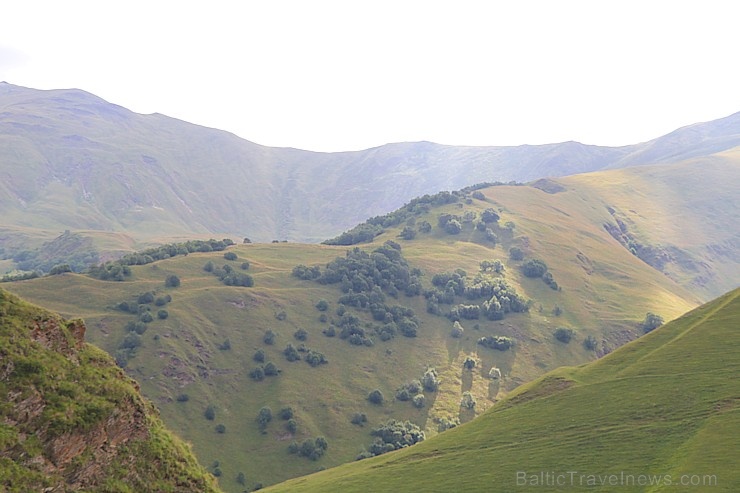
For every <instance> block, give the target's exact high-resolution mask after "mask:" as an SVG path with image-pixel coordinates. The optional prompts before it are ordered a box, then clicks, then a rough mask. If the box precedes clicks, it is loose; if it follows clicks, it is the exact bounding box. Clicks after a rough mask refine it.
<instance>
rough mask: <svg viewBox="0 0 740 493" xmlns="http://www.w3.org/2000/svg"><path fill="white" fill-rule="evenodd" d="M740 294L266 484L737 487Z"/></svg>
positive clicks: (298, 487) (339, 487) (307, 487)
mask: <svg viewBox="0 0 740 493" xmlns="http://www.w3.org/2000/svg"><path fill="white" fill-rule="evenodd" d="M739 320H740V290H734V291H732V292H730V293H728V294H726V295H724V296H722V297H720V298H719V299H717V300H715V301H712V302H710V303H708V304H706V305H703V306H702V307H700V308H698V309H696V310H693V311H691V312H690V313H688V314H686V315H685V316H683V317H681V318H679V319H677V320H675V321H673V322H671V323H669V324H666V325H665V326H663V327H661V328H659V329H657V330H655V331H653V332H652V333H650V334H648V335H645V336H644V337H642V338H640V339H639V340H637V341H634V342H632V343H630V344H628V345H626V346H624V347H622V348H620V349H618V350H617V351H614V352H613V353H611V354H609V355H607V356H605V357H604V358H602V359H600V360H598V361H595V362H592V363H590V364H587V365H583V366H580V367H576V368H560V369H558V370H555V371H553V372H550V373H548V374H547V375H545V376H543V377H542V378H540V379H538V380H536V381H534V382H532V383H530V384H527V385H524V386H522V387H520V388H519V389H517V390H516V391H514V392H512V393H511V394H510V395H509V396H508V397H507V398H506V399H504V400H502V401H501V402H499V403H498V404H497V405H496V406H494V407H493V408H492V409H491V410H489V411H488V412H486V413H484V414H483V415H482V416H480V417H478V418H477V419H475V420H474V421H473V422H471V423H468V424H466V425H464V426H461V427H459V428H457V429H453V430H450V431H447V432H445V433H443V434H441V435H439V436H437V437H434V438H432V439H430V440H427V441H424V442H422V443H420V444H418V445H415V446H413V447H411V448H408V449H405V450H401V451H397V452H393V453H389V454H386V455H383V456H381V457H378V458H374V459H367V460H363V461H361V462H357V463H353V464H348V465H345V466H342V467H338V468H335V469H330V470H328V471H324V472H320V473H317V474H314V475H312V476H309V477H305V478H299V479H296V480H292V481H288V482H286V483H283V484H280V485H277V486H275V487H274V488H268V490H267V491H274V492H278V491H290V492H303V491H305V492H309V491H321V492H326V491H341V492H351V491H429V492H434V491H440V492H441V491H517V490H522V491H530V490H537V491H617V490H620V491H621V490H624V491H655V492H657V491H728V492H730V491H737V490H738V488H740V471H738V468H737V463H738V461H739V460H740V452H739V451H738V447H737V440H736V436H737V430H738V429H739V427H740V412H738V411H740V408H738V403H739V401H738V396H739V395H740V386H739V384H738V380H737V378H736V376H737V375H738V372H740V358H739V357H738V355H739V354H740V337H738V331H737V326H738V321H739Z"/></svg>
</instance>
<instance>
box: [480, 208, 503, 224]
mask: <svg viewBox="0 0 740 493" xmlns="http://www.w3.org/2000/svg"><path fill="white" fill-rule="evenodd" d="M480 218H481V220H482V221H483V222H484V223H486V224H488V223H495V222H498V220H499V219H501V216H499V215H498V213H497V212H496V211H495V210H493V209H486V210H484V211H483V213H481V215H480Z"/></svg>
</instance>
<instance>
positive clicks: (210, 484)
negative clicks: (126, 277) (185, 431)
mask: <svg viewBox="0 0 740 493" xmlns="http://www.w3.org/2000/svg"><path fill="white" fill-rule="evenodd" d="M85 330H86V328H85V325H84V323H83V322H82V321H81V320H63V319H62V318H60V317H59V316H58V315H55V314H53V313H49V312H48V311H46V310H42V309H40V308H38V307H35V306H32V305H30V304H28V303H25V302H23V301H21V300H19V299H18V298H16V297H15V296H13V295H11V294H9V293H7V292H6V291H2V290H0V395H1V396H2V397H1V398H0V402H1V404H0V489H2V491H3V492H8V493H14V492H18V493H26V492H28V491H60V492H67V491H82V490H84V491H108V492H114V491H115V492H121V493H123V492H132V491H163V492H164V491H178V492H186V491H191V492H214V493H215V492H216V491H218V488H217V486H216V484H215V481H214V478H213V477H212V476H211V475H210V474H208V473H206V471H205V470H204V469H203V468H202V467H201V466H200V465H199V464H198V462H197V461H196V460H195V457H194V456H193V454H192V452H191V450H190V449H189V448H188V447H187V446H186V445H185V444H183V443H182V441H181V440H179V439H178V438H176V437H175V436H173V435H172V434H171V433H170V432H169V431H168V430H166V429H165V428H164V426H163V424H162V422H161V420H160V418H159V415H158V412H157V411H156V409H155V408H154V407H153V406H152V404H151V402H149V401H146V400H144V399H143V398H142V397H141V394H140V393H139V388H138V385H137V384H136V382H134V381H133V380H131V379H130V378H128V377H127V376H125V375H124V373H123V371H122V370H121V369H120V368H118V367H117V366H116V365H115V363H114V362H113V360H112V359H111V358H110V356H108V355H107V354H106V353H105V352H103V351H101V350H100V349H98V348H96V347H93V346H91V345H90V344H87V343H85V342H84V335H85Z"/></svg>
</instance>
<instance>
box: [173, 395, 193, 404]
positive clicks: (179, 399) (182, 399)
mask: <svg viewBox="0 0 740 493" xmlns="http://www.w3.org/2000/svg"><path fill="white" fill-rule="evenodd" d="M175 400H177V402H188V401H189V400H190V396H189V395H188V394H178V395H177V398H176V399H175Z"/></svg>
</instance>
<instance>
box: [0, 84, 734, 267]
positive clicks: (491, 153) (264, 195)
mask: <svg viewBox="0 0 740 493" xmlns="http://www.w3.org/2000/svg"><path fill="white" fill-rule="evenodd" d="M245 117H248V115H245ZM739 144H740V114H735V115H732V116H729V117H727V118H724V119H721V120H717V121H714V122H708V123H702V124H696V125H691V126H689V127H685V128H682V129H679V130H676V131H675V132H673V133H671V134H669V135H667V136H665V137H660V138H657V139H655V140H652V141H650V142H646V143H642V144H636V145H632V146H625V147H619V148H608V147H598V146H588V145H583V144H580V143H577V142H564V143H559V144H546V145H535V146H529V145H527V146H519V147H457V146H445V145H440V144H435V143H431V142H414V143H396V144H388V145H385V146H381V147H377V148H372V149H366V150H361V151H356V152H341V153H317V152H309V151H303V150H298V149H290V148H270V147H265V146H261V145H258V144H255V143H252V142H249V141H247V140H244V139H241V138H239V137H237V136H235V135H233V134H230V133H227V132H224V131H221V130H216V129H212V128H205V127H201V126H198V125H194V124H191V123H187V122H183V121H180V120H176V119H173V118H169V117H167V116H164V115H161V114H152V115H140V114H136V113H133V112H131V111H129V110H127V109H125V108H123V107H120V106H117V105H115V104H111V103H108V102H106V101H104V100H102V99H100V98H98V97H96V96H94V95H92V94H89V93H86V92H84V91H81V90H76V89H69V90H51V91H40V90H34V89H29V88H24V87H19V86H14V85H12V84H8V83H0V176H2V180H0V213H1V214H0V217H1V218H2V219H1V220H0V248H3V249H4V251H5V252H4V256H5V257H6V258H9V257H11V256H12V255H13V254H17V253H18V252H19V250H22V249H26V248H29V247H31V246H39V245H40V244H41V243H43V242H44V241H50V240H53V239H54V238H56V237H57V236H59V235H60V234H62V232H64V231H66V230H70V231H72V232H75V233H77V232H79V233H80V234H82V235H84V236H86V237H89V238H91V239H92V240H93V241H94V244H95V247H96V251H97V252H99V253H100V254H101V255H102V256H103V257H106V255H109V254H113V255H115V254H120V253H121V252H125V251H131V249H132V248H133V249H139V248H142V247H144V246H148V245H150V244H152V243H157V242H159V243H161V242H166V241H173V239H177V238H180V239H183V238H193V237H196V236H199V237H208V236H212V235H218V236H230V237H238V238H242V237H244V236H247V237H249V238H251V239H252V240H255V241H270V240H273V239H278V240H290V241H301V242H318V241H321V240H324V239H326V238H328V237H331V236H334V235H336V234H338V233H340V232H341V231H343V230H346V229H348V228H350V227H352V226H354V225H355V224H357V223H358V222H360V221H363V220H365V219H366V218H367V217H369V216H374V215H378V214H385V213H387V212H389V211H392V210H394V209H396V208H398V207H400V206H401V205H403V204H404V203H405V202H407V201H408V200H410V199H411V198H413V197H416V196H421V195H423V194H427V193H436V192H438V191H439V190H455V189H459V188H462V187H465V186H468V185H471V184H473V183H479V182H495V181H498V182H510V181H517V182H525V181H531V180H535V179H538V178H542V177H557V176H564V175H572V174H576V173H583V172H588V171H595V170H600V169H607V168H622V167H627V166H636V165H644V164H655V163H673V162H679V161H682V160H685V159H689V158H691V159H698V158H701V157H705V156H709V155H712V154H716V153H718V152H721V151H724V150H728V149H731V148H733V147H736V146H738V145H739ZM111 240H113V241H111ZM6 267H7V268H10V267H12V266H11V265H8V266H6Z"/></svg>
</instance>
